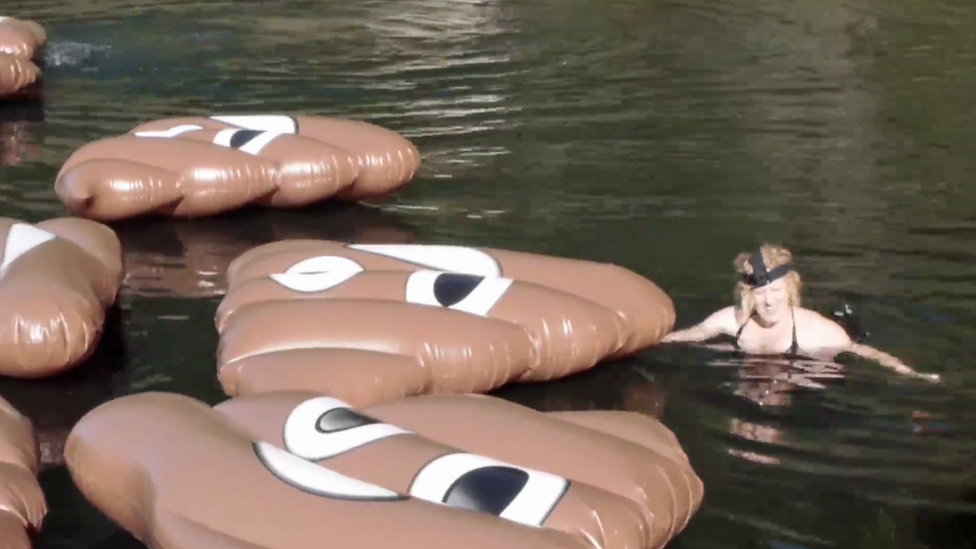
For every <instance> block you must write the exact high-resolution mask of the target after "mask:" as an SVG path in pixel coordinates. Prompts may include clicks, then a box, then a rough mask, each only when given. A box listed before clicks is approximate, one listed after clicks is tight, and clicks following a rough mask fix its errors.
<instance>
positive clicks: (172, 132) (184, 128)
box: [134, 124, 203, 137]
mask: <svg viewBox="0 0 976 549" xmlns="http://www.w3.org/2000/svg"><path fill="white" fill-rule="evenodd" d="M202 129H203V126H197V125H196V124H183V125H181V126H173V127H172V128H170V129H168V130H147V131H144V132H136V133H135V134H134V135H135V136H136V137H176V136H177V135H180V134H181V133H186V132H192V131H195V130H202Z"/></svg>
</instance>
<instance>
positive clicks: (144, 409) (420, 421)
mask: <svg viewBox="0 0 976 549" xmlns="http://www.w3.org/2000/svg"><path fill="white" fill-rule="evenodd" d="M147 426H152V428H151V429H147V428H146V427H147ZM65 458H66V463H67V466H68V469H69V471H70V472H71V475H72V477H73V478H74V479H75V482H76V484H77V485H78V487H79V489H80V490H81V492H82V493H83V494H84V495H85V497H86V498H88V500H89V501H91V502H92V503H93V504H94V505H95V506H96V507H97V508H99V509H100V510H101V511H102V512H104V513H105V514H106V515H107V516H109V517H111V518H112V519H113V520H114V521H115V522H117V523H118V524H119V525H121V526H122V527H123V528H125V529H126V530H128V531H129V532H131V533H132V534H133V535H134V536H135V537H137V538H139V539H141V540H143V541H144V542H146V543H147V544H149V546H150V548H151V549H157V548H160V549H161V548H163V547H165V548H166V549H184V548H185V549H190V548H193V549H217V548H219V549H254V548H256V547H261V548H264V549H285V548H287V549H318V548H319V547H321V546H322V543H323V541H324V540H327V542H328V546H329V547H333V548H335V549H343V548H350V549H351V548H359V547H398V548H404V549H411V548H424V549H455V548H457V547H465V548H470V549H482V548H484V549H489V548H491V549H497V548H499V547H506V548H513V549H521V548H532V549H536V548H539V549H543V548H553V549H555V548H560V549H566V548H574V547H575V548H579V549H584V548H586V549H592V548H593V547H600V548H604V549H624V548H628V549H637V548H643V549H657V548H660V547H663V546H664V545H665V544H666V543H667V542H668V541H669V540H670V539H671V538H672V537H673V536H675V535H676V534H678V533H679V532H680V531H681V530H682V529H683V528H684V527H685V525H686V524H687V523H688V520H689V519H690V517H691V516H692V515H693V514H694V513H695V512H696V511H697V509H698V507H699V505H700V502H701V499H702V483H701V481H700V480H699V478H698V477H697V475H696V474H695V472H694V471H693V470H692V468H691V466H690V465H689V463H688V460H687V458H686V457H685V455H684V453H683V452H682V451H681V448H680V446H679V445H678V443H677V441H676V440H675V437H674V436H673V434H672V433H671V432H670V431H668V430H667V428H665V427H664V426H663V425H661V424H660V423H658V422H657V421H655V420H653V419H651V418H648V417H646V416H641V415H638V414H634V413H626V412H563V413H555V414H543V413H540V412H535V411H532V410H530V409H528V408H524V407H522V406H518V405H515V404H511V403H508V402H505V401H503V400H500V399H496V398H492V397H485V396H474V395H464V396H461V395H456V396H439V397H417V398H411V399H405V400H400V401H396V402H390V403H386V404H383V405H379V406H374V407H371V408H367V409H362V410H357V409H353V408H351V407H349V406H348V405H347V404H346V403H344V402H342V401H338V400H336V399H332V398H328V397H320V396H316V395H314V394H310V393H269V394H265V395H258V396H255V397H250V398H242V399H233V400H231V401H228V402H226V403H224V404H221V405H220V406H218V408H217V410H214V409H211V408H209V407H207V406H206V405H204V404H203V403H200V402H198V401H195V400H192V399H190V398H188V397H184V396H179V395H173V394H163V393H142V394H138V395H132V396H126V397H122V398H119V399H116V400H114V401H111V402H109V403H106V404H104V405H102V406H100V407H98V408H96V409H95V410H93V411H92V412H90V413H89V414H88V415H87V416H86V417H84V418H83V419H82V420H81V421H80V422H79V423H78V424H77V425H76V426H75V428H74V429H73V431H72V433H71V434H70V435H69V437H68V441H67V444H66V449H65ZM242 517H256V518H253V519H248V520H242Z"/></svg>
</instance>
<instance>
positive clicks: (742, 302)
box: [732, 244, 803, 323]
mask: <svg viewBox="0 0 976 549" xmlns="http://www.w3.org/2000/svg"><path fill="white" fill-rule="evenodd" d="M759 253H760V254H761V255H762V259H763V263H764V264H765V265H766V269H767V270H772V269H775V268H776V267H779V266H780V265H789V264H791V263H793V254H792V253H790V251H789V250H788V249H786V248H784V247H782V246H774V245H772V244H763V245H762V246H760V247H759ZM751 255H752V253H741V254H739V255H738V256H737V257H736V258H735V261H733V262H732V264H733V265H734V266H735V272H737V273H739V276H740V279H739V281H738V282H736V284H735V289H734V290H733V292H732V294H733V296H734V297H735V301H736V311H735V316H736V319H737V320H738V322H739V323H742V322H745V321H746V320H747V319H748V318H749V317H751V316H752V313H753V312H754V311H755V310H756V297H755V296H754V295H753V288H752V286H749V285H748V284H746V283H745V281H743V280H742V278H744V277H746V276H748V275H751V274H753V273H752V265H750V264H749V256H751ZM783 282H784V283H785V284H786V296H787V300H788V302H789V304H790V306H791V307H799V306H800V290H801V289H802V287H803V283H802V282H801V281H800V273H798V272H796V271H790V272H789V273H787V274H786V275H785V276H783Z"/></svg>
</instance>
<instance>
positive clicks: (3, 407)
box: [0, 398, 47, 549]
mask: <svg viewBox="0 0 976 549" xmlns="http://www.w3.org/2000/svg"><path fill="white" fill-rule="evenodd" d="M37 467H38V447H37V440H36V439H35V438H34V431H33V428H32V427H31V424H30V422H29V421H28V420H27V418H26V417H24V416H23V415H21V414H20V413H19V412H18V411H17V410H15V409H14V408H13V407H12V406H10V404H9V403H8V402H7V401H5V400H3V399H2V398H0V547H3V548H4V549H30V547H31V543H30V537H29V534H30V533H32V532H36V531H37V530H38V529H39V528H40V527H41V523H42V522H43V520H44V516H45V515H46V514H47V503H46V501H45V498H44V493H43V492H42V491H41V487H40V485H39V484H38V483H37V478H36V477H35V475H36V474H37Z"/></svg>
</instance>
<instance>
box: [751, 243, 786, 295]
mask: <svg viewBox="0 0 976 549" xmlns="http://www.w3.org/2000/svg"><path fill="white" fill-rule="evenodd" d="M749 264H750V265H752V274H751V275H745V276H744V277H743V281H744V282H745V283H746V284H748V285H750V286H752V287H753V288H759V287H762V286H765V285H766V284H769V283H771V282H773V281H775V280H778V279H780V278H783V277H784V276H786V275H787V274H788V273H789V272H790V271H791V270H792V269H791V268H790V266H789V265H780V266H779V267H776V268H774V269H772V270H766V264H765V263H763V258H762V254H761V253H760V252H758V251H757V252H753V253H752V255H750V256H749Z"/></svg>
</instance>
